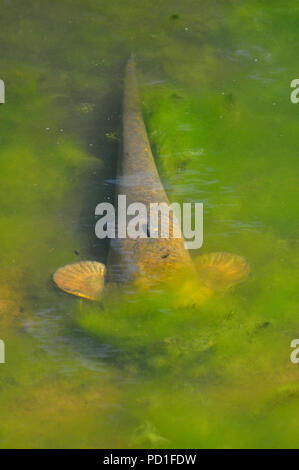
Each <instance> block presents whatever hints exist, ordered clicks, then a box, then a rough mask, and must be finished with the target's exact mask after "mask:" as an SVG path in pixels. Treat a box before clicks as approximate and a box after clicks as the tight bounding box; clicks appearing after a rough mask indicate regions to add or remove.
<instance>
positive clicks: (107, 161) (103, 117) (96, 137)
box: [78, 79, 122, 263]
mask: <svg viewBox="0 0 299 470" xmlns="http://www.w3.org/2000/svg"><path fill="white" fill-rule="evenodd" d="M121 103H122V80H121V79H119V80H118V83H117V84H116V86H113V90H111V92H110V93H109V94H107V96H105V97H104V98H102V99H100V100H99V101H98V102H97V103H96V107H95V111H94V112H92V113H91V115H90V117H89V118H88V127H87V128H86V129H85V130H84V132H83V135H81V139H83V140H84V141H85V142H86V146H88V149H89V153H90V154H91V155H93V156H94V157H96V158H100V159H101V161H102V166H101V168H100V169H96V168H95V171H94V172H92V175H91V176H90V177H89V178H88V180H87V181H86V182H85V184H84V189H83V190H82V192H83V194H82V211H81V214H80V218H79V227H78V229H79V232H81V233H82V234H83V236H84V239H85V240H86V242H87V244H86V247H85V252H84V254H82V253H80V254H79V255H80V256H78V259H83V257H86V258H87V259H91V260H98V261H101V262H104V263H106V259H107V254H108V249H109V241H108V240H99V239H98V238H97V237H96V235H95V223H96V220H97V219H98V218H97V217H96V216H95V208H96V206H97V204H99V203H100V202H113V199H114V192H115V184H114V179H115V177H116V167H117V159H118V154H119V146H120V129H121ZM83 255H84V256H83Z"/></svg>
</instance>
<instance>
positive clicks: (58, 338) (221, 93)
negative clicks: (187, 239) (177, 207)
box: [0, 0, 299, 448]
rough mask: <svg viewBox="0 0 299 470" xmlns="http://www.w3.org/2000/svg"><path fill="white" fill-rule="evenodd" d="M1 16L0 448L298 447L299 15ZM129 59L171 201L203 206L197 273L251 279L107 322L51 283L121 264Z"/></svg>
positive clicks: (37, 3) (140, 12) (165, 296)
mask: <svg viewBox="0 0 299 470" xmlns="http://www.w3.org/2000/svg"><path fill="white" fill-rule="evenodd" d="M0 6H1V17H0V23H1V24H0V44H1V59H0V63H1V68H0V69H1V72H0V73H1V77H0V78H1V79H3V80H4V81H5V84H6V104H5V105H2V106H1V109H0V116H1V131H0V152H1V154H0V181H1V193H0V198H1V214H0V227H1V230H0V248H1V249H0V281H1V282H0V338H1V339H3V340H4V341H5V344H6V361H7V362H6V364H0V409H1V412H0V416H1V426H0V446H1V447H3V448H5V447H25V448H26V447H41V448H43V447H51V448H59V447H99V448H101V447H108V448H117V447H122V448H126V447H134V448H135V447H153V448H163V447H165V448H171V447H173V448H180V447H189V448H190V447H199V448H204V447H211V448H214V447H220V448H222V447H298V439H297V435H298V420H297V419H296V416H297V414H298V411H299V386H298V379H299V375H298V374H299V372H298V366H296V365H294V364H292V363H291V362H290V358H289V357H290V352H291V349H290V342H291V340H292V339H294V338H296V337H298V318H297V317H298V294H297V291H298V289H297V278H298V270H297V265H298V243H297V240H298V225H297V213H298V189H297V187H298V185H297V173H298V155H297V129H298V119H299V116H298V111H299V104H298V105H294V104H292V103H291V102H290V98H289V95H290V82H291V80H293V79H294V78H297V75H298V68H297V65H296V63H297V60H296V58H297V56H298V54H296V53H297V49H298V45H297V31H298V26H299V20H298V18H299V17H298V13H299V10H298V2H295V1H292V2H289V3H286V2H283V1H282V0H277V1H272V2H266V1H250V2H249V1H244V2H236V1H233V0H232V1H227V0H226V1H221V0H218V1H216V0H215V1H213V0H212V1H211V0H209V1H206V2H197V1H195V0H189V1H188V2H179V1H177V0H171V1H168V0H166V1H165V0H164V1H160V0H157V1H154V2H153V0H151V1H147V0H142V1H140V0H139V1H133V0H129V1H126V2H121V1H114V2H104V1H96V0H84V1H79V0H77V1H74V0H72V1H67V0H64V1H60V2H58V1H51V2H50V1H46V0H34V1H33V0H27V1H26V2H25V1H21V0H18V1H13V0H6V1H5V0H1V2H0ZM132 50H134V51H135V54H136V57H137V61H138V77H139V83H140V91H141V96H142V102H143V108H144V116H145V121H146V125H147V128H148V132H149V137H150V142H151V144H152V147H153V151H154V154H155V158H156V161H157V164H158V167H159V170H160V174H161V177H162V179H163V182H164V184H165V187H166V189H167V192H168V195H169V198H170V199H171V200H173V201H178V202H188V201H192V202H196V201H197V202H203V203H204V224H205V226H204V245H203V247H202V249H201V250H199V251H197V252H194V253H192V256H193V255H194V256H196V255H198V254H199V253H209V252H212V251H229V252H234V253H237V254H239V255H241V256H244V257H245V258H246V259H247V260H248V261H249V263H250V265H251V269H252V274H251V277H250V279H249V280H248V281H247V282H246V283H244V284H242V285H240V286H238V287H236V288H234V289H232V290H230V291H227V292H224V293H218V294H216V295H214V296H213V297H212V298H210V299H206V300H205V301H203V302H201V303H200V305H191V306H190V305H188V302H182V299H180V301H179V302H177V298H176V292H175V289H172V290H171V289H169V291H166V292H165V291H164V292H159V291H157V292H155V291H151V292H147V293H136V292H134V291H131V292H130V291H125V292H118V291H115V290H112V291H111V293H110V295H109V296H107V298H106V299H105V301H104V302H103V303H102V304H100V305H98V304H94V303H92V302H88V301H80V300H78V299H76V298H72V297H70V296H68V295H66V294H64V293H62V292H60V291H58V290H57V289H56V288H55V287H54V286H53V284H52V282H51V275H52V273H53V272H54V271H55V270H56V269H57V268H58V267H59V266H62V265H64V264H67V263H71V262H74V261H77V260H84V259H97V260H99V261H103V262H105V260H106V256H107V245H106V244H105V243H101V242H100V241H99V240H97V239H96V238H95V236H94V224H95V218H94V208H95V206H96V204H97V203H99V202H102V201H103V200H107V201H109V200H111V197H112V193H113V183H112V182H113V179H114V178H115V171H116V170H115V168H116V166H115V165H116V157H117V149H118V143H119V142H118V136H119V130H120V107H121V98H122V86H123V73H124V64H125V62H126V59H127V57H128V55H129V53H130V52H131V51H132ZM297 106H298V107H297ZM188 295H189V294H188V293H186V300H188Z"/></svg>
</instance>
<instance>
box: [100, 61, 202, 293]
mask: <svg viewBox="0 0 299 470" xmlns="http://www.w3.org/2000/svg"><path fill="white" fill-rule="evenodd" d="M117 181H118V184H117V190H116V196H117V197H118V195H125V196H126V202H127V206H128V205H130V204H131V203H136V202H139V203H142V204H143V205H144V206H145V207H146V208H147V216H148V217H146V219H145V220H144V224H145V226H146V227H145V233H147V235H148V236H147V238H135V239H133V238H129V237H126V238H115V239H113V240H111V243H110V253H109V258H108V277H109V278H110V279H112V280H114V281H116V282H118V281H130V280H134V279H138V282H143V281H144V282H145V284H148V285H151V284H152V283H155V282H156V281H157V280H159V279H161V276H162V277H163V275H164V274H165V273H166V274H167V276H168V277H169V276H171V275H172V274H173V273H174V272H175V271H176V270H177V269H180V268H181V266H183V265H184V266H186V265H187V266H189V267H190V269H191V270H192V269H194V268H193V266H192V262H191V257H190V254H189V252H188V250H186V249H185V247H184V239H183V237H182V235H181V236H180V237H178V238H176V237H174V226H175V225H177V221H176V219H175V217H174V215H173V213H172V212H171V211H170V212H169V215H168V213H167V214H166V213H165V214H163V206H161V207H162V214H163V215H165V216H166V217H169V237H167V238H162V237H157V238H152V237H150V236H149V235H150V227H149V214H150V205H151V204H153V203H157V204H161V203H162V204H163V203H164V207H165V208H166V207H168V206H169V200H168V197H167V194H166V192H165V189H164V187H163V184H162V182H161V180H160V176H159V173H158V170H157V167H156V164H155V160H154V157H153V154H152V151H151V147H150V143H149V140H148V136H147V132H146V128H145V124H144V120H143V116H142V112H141V107H140V102H139V96H138V85H137V79H136V71H135V62H134V59H133V58H130V59H129V60H128V62H127V65H126V74H125V86H124V98H123V118H122V152H121V155H120V159H119V164H118V178H117ZM117 197H116V201H115V205H116V206H117ZM166 205H167V206H166ZM164 211H165V210H164ZM160 222H161V223H163V222H162V219H161V220H160Z"/></svg>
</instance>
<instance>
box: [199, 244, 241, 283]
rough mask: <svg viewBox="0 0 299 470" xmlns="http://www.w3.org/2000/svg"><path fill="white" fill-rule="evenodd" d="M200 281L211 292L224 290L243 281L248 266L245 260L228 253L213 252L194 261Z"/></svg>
mask: <svg viewBox="0 0 299 470" xmlns="http://www.w3.org/2000/svg"><path fill="white" fill-rule="evenodd" d="M194 265H195V267H196V270H197V273H198V276H199V278H200V281H201V282H202V283H203V284H204V285H205V286H207V287H209V288H210V289H211V290H225V289H228V288H229V287H232V286H234V285H235V284H238V283H240V282H242V281H244V280H245V279H246V278H247V277H248V275H249V273H250V266H249V264H248V262H247V261H246V259H245V258H243V257H242V256H239V255H235V254H233V253H228V252H224V251H223V252H215V253H208V254H206V255H201V256H197V257H195V259H194Z"/></svg>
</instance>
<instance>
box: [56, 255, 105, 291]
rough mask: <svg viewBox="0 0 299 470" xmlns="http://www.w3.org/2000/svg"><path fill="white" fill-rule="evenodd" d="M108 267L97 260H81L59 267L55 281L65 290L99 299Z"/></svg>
mask: <svg viewBox="0 0 299 470" xmlns="http://www.w3.org/2000/svg"><path fill="white" fill-rule="evenodd" d="M105 274H106V267H105V265H104V264H102V263H98V262H97V261H80V262H78V263H72V264H67V265H65V266H62V267H61V268H59V269H57V271H55V273H54V274H53V281H54V282H55V284H56V285H57V286H58V287H59V288H60V289H61V290H63V291H64V292H67V293H68V294H72V295H77V296H78V297H83V298H85V299H90V300H99V299H100V298H101V294H102V292H103V289H104V282H105Z"/></svg>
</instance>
